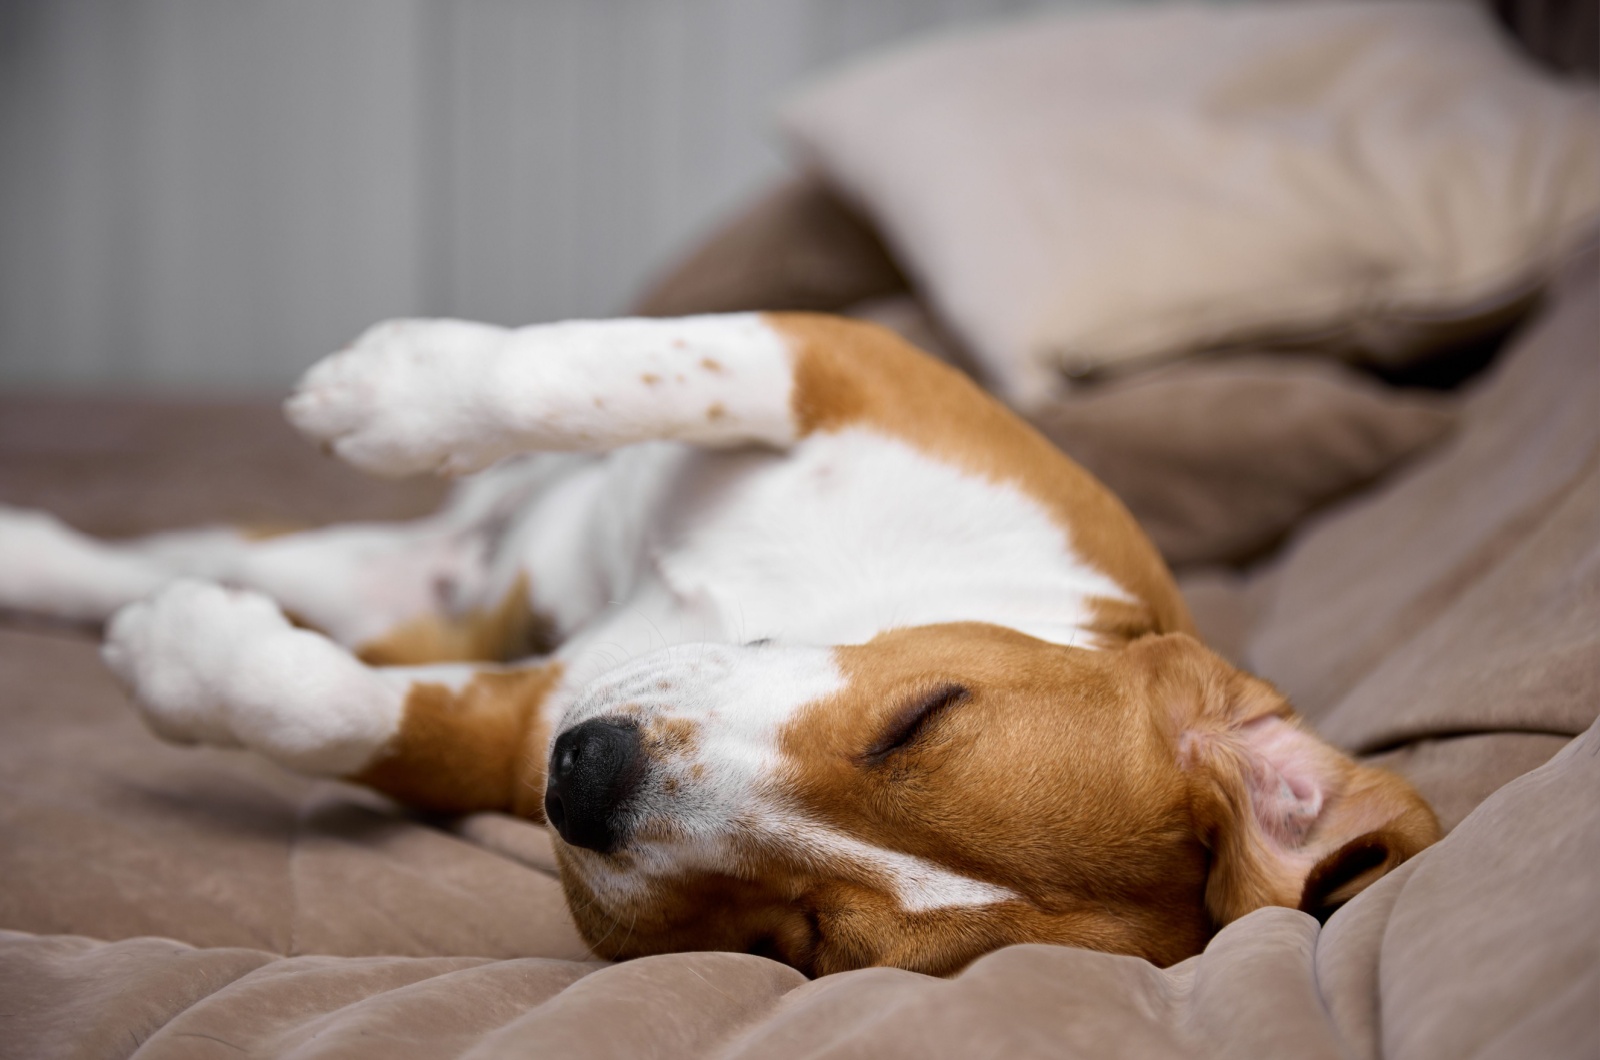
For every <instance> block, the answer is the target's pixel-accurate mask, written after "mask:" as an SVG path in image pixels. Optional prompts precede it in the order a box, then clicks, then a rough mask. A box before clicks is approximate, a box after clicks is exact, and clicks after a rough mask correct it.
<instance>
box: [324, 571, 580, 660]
mask: <svg viewBox="0 0 1600 1060" xmlns="http://www.w3.org/2000/svg"><path fill="white" fill-rule="evenodd" d="M554 641H555V628H554V623H552V622H551V621H550V619H549V618H547V617H545V616H544V615H541V614H539V613H538V612H537V611H535V610H534V609H533V608H532V606H531V605H530V604H529V602H528V578H527V575H525V574H519V575H517V580H516V582H515V583H513V584H512V586H511V588H510V590H508V591H507V592H506V595H505V596H504V597H503V598H502V599H501V601H500V603H499V604H498V605H497V606H495V607H492V608H486V609H481V610H475V611H469V612H467V613H466V614H463V615H443V614H431V615H422V616H420V617H418V618H414V619H412V620H411V621H409V622H404V623H402V624H401V625H399V626H396V627H395V628H394V629H391V630H390V631H389V632H387V633H385V634H384V635H383V636H381V637H379V638H378V639H376V640H372V641H368V642H367V643H365V644H363V645H361V646H360V647H358V648H357V649H356V652H355V654H356V657H357V658H359V659H360V660H361V661H362V662H365V663H367V664H368V665H371V666H420V665H423V664H425V663H435V662H507V661H510V660H513V659H522V658H527V657H528V656H530V655H542V654H546V653H547V652H549V651H550V649H551V648H552V647H554Z"/></svg>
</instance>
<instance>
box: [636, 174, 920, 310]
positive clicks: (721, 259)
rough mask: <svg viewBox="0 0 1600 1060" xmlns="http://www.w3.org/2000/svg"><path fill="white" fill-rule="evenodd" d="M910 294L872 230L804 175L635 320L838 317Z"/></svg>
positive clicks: (750, 212)
mask: <svg viewBox="0 0 1600 1060" xmlns="http://www.w3.org/2000/svg"><path fill="white" fill-rule="evenodd" d="M905 289H906V280H905V276H904V275H903V274H902V273H901V272H900V269H899V267H898V266H897V265H895V263H894V260H893V259H892V258H890V257H889V252H888V251H887V250H885V249H884V247H883V243H882V242H881V241H880V240H879V238H878V234H877V233H876V232H875V231H873V229H872V227H871V226H870V225H869V224H867V223H866V222H865V221H864V220H862V219H861V218H860V217H858V216H856V214H855V213H854V212H853V211H852V210H851V209H850V208H849V207H848V206H847V205H846V204H844V203H843V202H840V201H839V199H838V197H837V196H835V195H834V194H833V193H832V192H831V191H829V190H828V188H827V187H826V186H824V185H823V184H822V183H821V182H820V181H818V180H816V179H815V178H807V177H799V178H795V179H792V180H788V181H785V182H784V183H782V184H779V185H777V186H775V187H772V188H770V189H768V190H767V191H766V192H765V193H764V194H763V195H762V196H761V197H760V198H758V199H757V200H756V201H755V202H753V203H751V204H750V205H748V206H747V207H745V208H744V209H743V210H741V211H740V212H739V213H737V214H735V215H734V216H733V218H732V219H730V220H728V221H727V222H725V223H723V224H722V225H720V226H719V227H718V228H717V229H716V231H714V232H713V233H712V234H711V235H710V236H708V237H706V238H705V239H704V240H702V241H701V242H700V243H699V244H698V245H697V246H696V247H695V249H694V250H692V251H691V252H690V253H689V254H688V255H687V256H686V257H685V258H684V259H683V260H681V261H679V262H678V263H676V264H675V265H673V266H672V267H671V268H669V269H668V270H667V271H666V272H665V273H664V274H663V275H662V276H661V277H660V278H659V279H658V280H657V281H656V282H655V283H654V284H653V285H652V286H651V287H650V288H649V289H648V290H647V291H646V292H645V293H644V295H643V296H642V297H640V298H639V300H638V301H637V302H635V303H634V312H635V313H637V314H639V315H640V316H653V317H676V316H693V315H695V314H697V313H741V312H745V311H748V310H757V309H809V310H816V311H819V312H836V311H838V310H840V309H843V308H845V307H846V306H849V305H852V304H853V303H856V302H859V301H861V300H863V299H866V298H875V297H878V296H881V295H887V294H891V293H893V292H895V291H903V290H905Z"/></svg>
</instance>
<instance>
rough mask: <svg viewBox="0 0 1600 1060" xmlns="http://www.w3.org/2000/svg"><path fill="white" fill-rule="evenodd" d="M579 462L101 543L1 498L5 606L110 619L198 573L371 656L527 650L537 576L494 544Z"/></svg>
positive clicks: (516, 465) (531, 644) (409, 658)
mask: <svg viewBox="0 0 1600 1060" xmlns="http://www.w3.org/2000/svg"><path fill="white" fill-rule="evenodd" d="M571 466H572V458H564V457H553V456H545V457H536V458H532V459H530V460H524V461H515V462H511V463H509V464H507V465H503V466H501V467H498V468H496V469H494V470H493V471H492V472H489V473H486V474H484V475H480V476H475V477H474V478H472V479H469V480H464V481H463V482H462V483H461V484H460V485H459V486H458V487H457V490H456V493H455V495H454V496H453V497H452V499H451V501H450V502H449V503H448V504H447V505H446V507H445V508H444V509H443V510H442V511H441V512H439V513H438V514H437V515H435V516H432V517H430V518H427V519H421V520H416V521H413V522H408V523H364V524H352V525H345V526H333V527H328V528H326V529H319V530H309V531H305V532H300V533H290V534H282V535H277V536H270V537H262V536H259V535H253V534H250V533H245V532H241V531H238V530H234V529H230V528H226V527H218V528H214V529H207V530H186V531H175V532H170V533H161V534H155V535H151V536H148V537H142V538H134V539H127V540H118V541H104V540H99V539H96V538H92V537H89V536H88V535H85V534H81V533H79V532H77V531H76V530H73V529H72V528H71V527H69V526H67V525H66V524H64V523H62V522H61V521H59V520H57V519H55V518H54V517H52V516H49V515H47V514H45V513H42V512H32V511H23V510H20V509H12V508H5V507H4V506H0V608H5V609H8V610H13V611H21V612H28V613H33V614H40V615H48V616H52V617H55V618H60V619H66V620H69V621H76V622H86V623H99V622H103V621H105V620H106V619H107V618H109V617H110V616H111V615H112V614H113V613H114V612H116V611H117V610H118V609H119V608H122V607H124V606H126V605H128V604H130V603H133V602H134V601H136V600H139V599H141V598H143V597H145V596H147V595H148V594H150V593H152V592H154V591H155V590H156V589H158V588H159V587H161V586H162V585H164V584H166V583H167V582H169V581H170V580H172V579H174V578H178V577H196V578H205V579H207V580H211V581H219V582H224V583H226V584H229V585H235V586H242V587H245V588H250V589H255V590H258V591H260V592H263V593H265V594H267V595H268V596H271V597H272V598H273V599H274V600H276V601H277V602H278V603H279V604H280V605H281V606H282V607H283V608H284V609H285V610H287V611H288V612H289V613H290V614H292V615H294V616H295V618H296V620H297V621H301V622H303V623H305V624H307V625H310V626H313V627H315V628H316V629H318V630H320V631H322V632H324V633H327V634H328V635H329V636H331V637H332V638H333V639H334V640H336V641H338V642H339V643H341V644H343V645H345V646H347V647H350V648H357V649H362V648H367V647H369V646H370V647H371V651H370V652H369V653H368V654H369V657H370V658H371V659H372V660H373V661H385V662H401V661H404V662H430V661H445V660H454V659H484V660H490V659H502V658H512V657H516V656H518V655H526V654H529V653H530V652H531V651H532V650H534V649H535V648H536V647H538V637H537V633H538V630H537V629H536V627H537V625H538V623H537V621H536V620H535V617H534V615H533V613H532V611H531V609H530V606H531V605H530V603H529V599H528V596H529V594H528V587H527V586H526V585H524V584H519V583H518V581H517V576H516V575H517V572H516V570H515V569H512V568H506V569H499V568H496V567H495V566H494V565H493V564H492V563H491V559H492V553H493V551H494V547H495V544H496V539H497V538H498V536H499V534H500V533H501V532H502V530H503V528H504V527H505V526H506V525H507V522H508V520H511V519H513V518H514V517H515V516H516V515H517V514H518V513H519V512H520V511H522V510H523V509H524V508H525V507H526V506H527V505H528V504H529V502H530V500H531V498H533V497H534V496H535V495H536V494H537V493H538V492H539V490H540V489H542V488H544V487H545V486H546V485H548V484H549V482H550V481H551V480H553V479H554V478H556V477H559V475H560V474H561V473H563V472H564V471H565V470H567V469H568V468H570V467H571ZM500 567H505V565H504V564H501V565H500Z"/></svg>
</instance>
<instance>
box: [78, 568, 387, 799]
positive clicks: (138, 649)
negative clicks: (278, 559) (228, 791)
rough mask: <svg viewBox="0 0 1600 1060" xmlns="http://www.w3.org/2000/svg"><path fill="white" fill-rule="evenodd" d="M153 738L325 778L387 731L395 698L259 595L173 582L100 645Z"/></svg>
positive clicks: (116, 623)
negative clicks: (231, 751)
mask: <svg viewBox="0 0 1600 1060" xmlns="http://www.w3.org/2000/svg"><path fill="white" fill-rule="evenodd" d="M101 653H102V655H103V656H104V658H105V661H106V664H107V665H108V666H110V667H111V669H112V670H113V671H114V672H115V673H116V675H117V676H118V677H119V678H120V679H121V680H122V682H123V684H124V685H125V686H126V687H127V689H128V691H129V693H130V694H131V695H132V697H133V700H134V703H135V705H136V706H137V707H138V708H139V711H140V713H141V714H143V715H144V719H145V721H146V722H147V723H148V724H149V725H150V728H151V729H153V730H154V731H155V732H156V734H157V735H159V736H161V737H163V738H165V739H168V740H171V741H173V742H176V743H206V744H212V745H215V746H219V747H248V748H250V749H252V750H255V751H259V752H260V753H262V754H265V755H266V756H268V757H269V758H272V759H274V760H276V761H278V762H280V763H282V764H283V765H285V766H288V767H289V768H291V769H296V770H299V771H301V772H305V773H314V774H319V775H324V776H345V775H348V774H350V773H354V772H356V771H357V770H359V769H360V768H361V767H362V766H363V765H364V764H365V763H366V762H368V761H369V760H370V759H371V758H372V757H373V756H374V755H375V754H377V753H378V751H379V750H380V749H381V748H382V747H383V745H384V744H385V743H386V742H387V741H388V740H389V739H390V738H391V737H392V736H393V735H394V733H395V732H396V731H397V730H398V728H399V725H400V719H401V716H402V714H403V711H404V700H403V697H402V696H401V695H400V694H399V693H398V692H397V691H396V689H395V688H394V687H392V686H391V685H389V684H386V683H385V682H384V681H382V680H381V679H379V678H378V677H377V676H376V675H375V674H374V673H373V672H372V671H370V670H368V669H367V668H366V667H365V666H363V665H362V664H361V663H359V662H357V661H356V660H355V659H354V658H352V657H351V656H350V655H349V653H347V652H345V651H344V650H343V649H341V648H339V647H338V646H337V645H335V644H333V643H332V642H331V641H329V640H327V639H326V638H325V637H323V636H321V635H319V634H316V633H312V632H309V631H307V630H302V629H296V628H294V627H293V626H291V625H290V624H289V622H288V620H287V619H285V618H284V616H283V612H281V611H280V610H278V607H277V605H276V604H274V603H273V602H272V601H271V600H269V599H267V598H266V597H264V596H262V595H260V594H259V593H253V592H245V591H242V590H235V589H226V588H223V587H222V586H220V585H216V584H213V583H210V582H201V581H194V580H191V579H182V580H179V581H175V582H172V583H171V584H170V585H168V586H167V587H166V588H164V589H162V590H161V591H160V592H159V593H157V594H156V595H155V596H153V597H151V598H150V599H149V600H145V601H141V602H140V603H137V604H133V605H131V606H129V607H126V608H124V609H123V610H122V611H120V612H118V613H117V615H116V617H115V618H113V619H112V621H111V624H110V627H109V628H108V630H107V636H106V643H105V646H104V647H103V648H102V649H101Z"/></svg>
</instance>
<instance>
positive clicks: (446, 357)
mask: <svg viewBox="0 0 1600 1060" xmlns="http://www.w3.org/2000/svg"><path fill="white" fill-rule="evenodd" d="M506 334H507V332H506V330H505V329H504V328H498V327H494V326H492V325H488V324H476V323H470V322H467V321H462V320H390V321H386V322H384V323H382V324H378V325H375V326H374V327H372V328H369V329H368V330H367V331H366V333H365V334H363V335H362V336H361V337H360V338H359V339H357V340H356V341H355V342H354V343H353V344H352V345H351V346H350V347H349V348H348V349H345V350H342V351H340V352H339V353H335V354H333V355H332V356H329V357H325V358H323V360H321V361H319V362H318V363H317V364H315V365H313V366H312V368H311V370H310V371H308V372H307V373H306V374H305V376H304V377H303V378H302V379H301V380H300V385H299V387H298V388H297V390H296V392H295V394H294V396H293V397H291V398H290V399H289V400H288V402H287V403H286V404H285V406H284V411H285V412H286V413H287V415H288V417H289V420H290V422H291V423H293V424H294V425H295V426H296V427H297V428H299V429H300V430H301V431H303V432H304V433H305V434H307V435H309V436H310V437H312V438H314V439H316V440H317V441H320V442H322V443H323V444H324V445H325V446H327V447H329V448H331V449H332V450H333V452H335V453H337V454H338V455H339V456H340V457H342V458H343V459H345V460H347V461H349V462H350V463H352V464H354V465H355V466H357V467H359V468H362V469H363V470H366V471H371V472H374V473H376V474H380V475H408V474H415V473H416V472H420V471H436V472H441V473H445V474H463V473H465V472H468V471H476V470H478V469H479V468H483V467H487V466H488V465H489V464H491V463H493V462H494V461H495V460H496V459H498V458H499V457H501V456H504V455H505V454H504V453H501V452H498V451H490V450H488V449H486V448H485V442H486V441H487V440H488V438H489V436H491V435H493V434H494V433H495V432H493V431H485V430H483V427H484V418H485V416H486V415H490V414H492V413H491V410H489V409H487V408H486V407H485V405H486V403H487V402H486V398H489V399H492V398H493V397H495V396H497V395H494V394H493V393H492V390H493V386H492V384H490V383H486V382H485V377H486V375H487V374H488V373H489V372H490V362H492V361H493V360H494V355H495V354H496V353H497V352H498V351H499V349H500V348H501V345H502V343H503V341H504V339H505V336H506Z"/></svg>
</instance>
